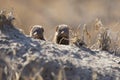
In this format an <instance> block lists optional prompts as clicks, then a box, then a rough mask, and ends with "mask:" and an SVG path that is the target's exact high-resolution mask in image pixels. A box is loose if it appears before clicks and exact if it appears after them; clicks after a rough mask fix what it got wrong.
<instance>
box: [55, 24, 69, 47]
mask: <svg viewBox="0 0 120 80" xmlns="http://www.w3.org/2000/svg"><path fill="white" fill-rule="evenodd" d="M55 36H56V43H58V44H63V45H69V27H68V25H65V24H61V25H58V26H57V27H56V35H55Z"/></svg>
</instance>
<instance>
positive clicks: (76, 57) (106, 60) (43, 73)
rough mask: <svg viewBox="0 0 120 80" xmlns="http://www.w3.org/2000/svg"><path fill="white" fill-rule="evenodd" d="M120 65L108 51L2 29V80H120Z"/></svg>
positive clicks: (0, 62) (0, 33) (15, 30)
mask: <svg viewBox="0 0 120 80" xmlns="http://www.w3.org/2000/svg"><path fill="white" fill-rule="evenodd" d="M6 20H7V18H6ZM1 21H2V18H1ZM119 63H120V58H119V57H117V56H114V55H112V54H110V53H108V52H105V51H92V50H90V49H87V48H84V47H80V48H78V47H76V46H74V45H66V46H65V45H58V44H54V43H51V42H48V41H41V40H37V39H32V38H30V37H27V36H26V35H24V34H23V33H22V32H21V31H20V30H19V29H16V28H15V26H13V25H9V24H7V23H4V24H3V25H2V26H0V80H119V79H120V76H119V75H120V64H119Z"/></svg>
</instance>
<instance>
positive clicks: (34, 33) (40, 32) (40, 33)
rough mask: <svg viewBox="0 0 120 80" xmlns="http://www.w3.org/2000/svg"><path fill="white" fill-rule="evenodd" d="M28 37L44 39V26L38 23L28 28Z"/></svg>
mask: <svg viewBox="0 0 120 80" xmlns="http://www.w3.org/2000/svg"><path fill="white" fill-rule="evenodd" d="M30 37H33V38H35V39H40V40H45V39H44V28H43V27H42V26H40V25H34V26H33V27H32V29H31V30H30Z"/></svg>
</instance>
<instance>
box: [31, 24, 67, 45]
mask: <svg viewBox="0 0 120 80" xmlns="http://www.w3.org/2000/svg"><path fill="white" fill-rule="evenodd" d="M30 37H33V38H35V39H40V40H45V38H44V28H43V27H42V26H40V25H35V26H33V27H32V29H31V30H30ZM53 40H54V42H55V43H57V44H63V45H69V26H68V25H65V24H61V25H58V26H57V27H56V32H55V36H54V39H53Z"/></svg>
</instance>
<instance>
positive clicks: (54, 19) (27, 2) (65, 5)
mask: <svg viewBox="0 0 120 80" xmlns="http://www.w3.org/2000/svg"><path fill="white" fill-rule="evenodd" d="M0 9H2V10H3V9H5V10H7V11H13V12H14V16H15V18H16V20H15V25H16V26H17V27H19V28H21V29H23V30H24V32H25V34H29V30H30V28H31V27H32V26H33V25H35V24H38V25H42V26H43V27H44V28H45V37H46V38H47V40H52V38H53V36H54V35H53V34H54V32H55V27H56V26H57V25H59V24H68V25H69V26H71V27H77V26H78V25H79V24H84V23H85V24H90V23H91V22H94V21H95V19H96V18H100V19H101V20H102V22H103V24H104V25H106V26H109V27H111V29H112V30H113V31H114V32H116V31H120V29H119V21H120V0H0ZM116 24H117V26H114V25H116ZM113 26H114V27H113ZM90 27H91V26H90Z"/></svg>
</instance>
